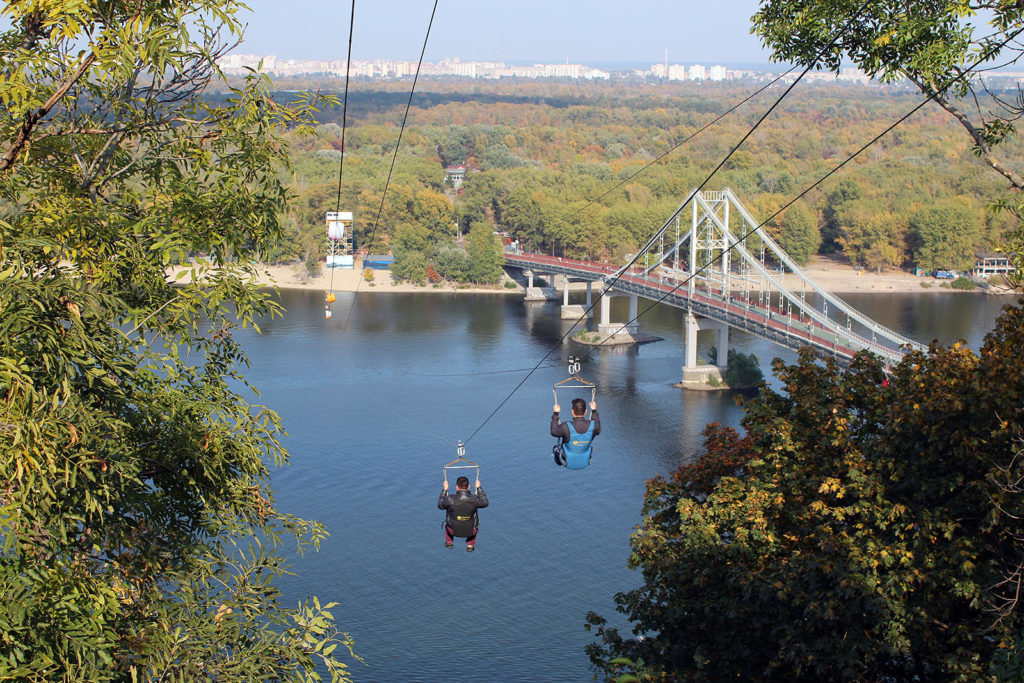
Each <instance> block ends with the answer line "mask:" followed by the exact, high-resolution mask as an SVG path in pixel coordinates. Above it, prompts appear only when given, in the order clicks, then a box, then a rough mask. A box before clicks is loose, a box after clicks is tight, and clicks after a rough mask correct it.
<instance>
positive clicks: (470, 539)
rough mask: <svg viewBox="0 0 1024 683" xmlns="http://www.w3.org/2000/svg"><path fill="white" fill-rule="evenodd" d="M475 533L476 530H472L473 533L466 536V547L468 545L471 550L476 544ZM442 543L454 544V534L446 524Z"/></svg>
mask: <svg viewBox="0 0 1024 683" xmlns="http://www.w3.org/2000/svg"><path fill="white" fill-rule="evenodd" d="M476 532H477V530H476V529H473V533H472V534H470V535H469V536H466V545H468V546H469V547H471V548H472V547H473V545H474V544H475V543H476ZM444 542H445V543H454V542H455V532H454V531H452V528H451V527H450V526H448V525H447V524H445V525H444Z"/></svg>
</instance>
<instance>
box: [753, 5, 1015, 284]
mask: <svg viewBox="0 0 1024 683" xmlns="http://www.w3.org/2000/svg"><path fill="white" fill-rule="evenodd" d="M753 21H754V31H755V32H756V33H758V34H759V35H760V36H761V37H762V38H763V39H764V41H765V44H766V45H767V46H768V47H769V48H771V50H772V59H775V60H780V61H785V62H792V61H795V62H796V63H798V64H801V65H808V66H813V67H816V68H820V69H826V70H829V71H833V72H838V71H839V69H840V67H841V65H842V64H843V63H844V60H847V61H852V62H853V63H854V64H856V65H857V66H858V67H860V68H861V69H863V70H864V71H865V72H866V73H867V74H868V75H870V76H872V77H876V78H878V79H879V80H881V81H883V82H892V81H897V80H903V79H905V80H906V81H907V82H909V83H912V84H913V85H914V86H916V87H917V88H919V89H920V90H921V92H922V93H924V94H926V95H928V96H929V97H930V98H932V99H933V100H934V102H936V103H937V104H938V105H939V106H940V107H942V108H943V109H945V110H946V111H947V112H948V113H949V114H950V115H951V116H952V117H953V120H955V121H956V122H957V123H958V124H959V125H960V126H961V127H962V128H963V129H964V131H966V132H967V134H968V136H969V138H970V140H971V141H972V143H973V146H974V152H975V154H976V155H977V156H978V157H979V158H980V159H981V160H982V161H983V162H984V163H986V164H987V165H988V166H989V167H990V168H991V169H992V170H994V171H995V172H996V173H998V174H1000V175H1001V176H1002V178H1003V179H1004V180H1005V181H1006V182H1008V184H1009V187H1010V189H1011V191H1012V194H1011V195H1010V196H1009V197H1007V198H1005V199H1003V200H1000V201H999V202H997V205H998V206H1004V207H1009V208H1012V210H1013V211H1014V214H1015V217H1016V219H1017V221H1016V222H1017V223H1018V226H1015V229H1019V219H1020V216H1021V215H1022V212H1021V210H1020V209H1021V207H1022V206H1024V200H1022V198H1021V193H1022V192H1024V177H1022V176H1021V172H1020V155H1019V153H1014V152H1017V151H1018V150H1017V149H1014V147H1015V146H1013V145H1011V144H1010V142H1011V140H1012V138H1013V135H1014V133H1015V128H1016V122H1017V121H1018V120H1019V119H1020V117H1021V115H1022V114H1024V103H1022V102H1020V101H1017V102H1013V103H1006V102H1004V101H1003V99H1002V97H1001V94H1000V93H998V92H995V91H990V90H989V89H988V86H987V84H986V82H985V80H984V79H981V78H977V74H978V73H979V72H983V71H987V70H989V69H991V68H997V67H998V66H999V65H1001V64H1005V63H1013V62H1015V61H1017V60H1018V59H1020V57H1021V55H1022V49H1021V47H1020V46H1019V44H1018V43H1017V42H1016V40H1015V38H1016V37H1017V36H1018V35H1019V34H1020V32H1021V30H1022V29H1024V6H1021V5H1020V4H1019V3H1010V2H1003V1H1002V0H981V1H980V2H977V3H964V2H960V1H959V0H935V1H934V2H917V3H910V4H907V3H905V2H902V1H901V0H869V1H868V2H866V3H860V2H854V1H853V0H841V1H839V2H836V1H834V0H810V1H807V0H769V2H766V3H763V4H762V6H761V8H760V10H759V11H758V12H757V13H756V14H755V15H754V17H753ZM972 70H974V71H973V73H972ZM997 152H998V153H1000V154H1003V155H1005V156H1004V157H1003V158H999V157H997V156H996V154H997ZM961 237H962V235H961V234H960V233H959V232H957V233H956V239H960V238H961ZM828 244H829V236H828V235H826V245H828ZM945 256H946V255H943V257H945ZM930 257H931V256H930V254H927V252H926V255H925V258H930ZM919 265H921V264H919ZM1017 266H1018V269H1017V276H1016V277H1017V279H1018V280H1019V279H1020V278H1021V277H1022V274H1024V269H1022V268H1020V267H1019V266H1024V262H1021V261H1018V262H1017ZM944 267H957V266H954V265H953V264H951V263H949V264H946V266H944Z"/></svg>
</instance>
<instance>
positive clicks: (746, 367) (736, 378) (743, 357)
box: [723, 349, 764, 389]
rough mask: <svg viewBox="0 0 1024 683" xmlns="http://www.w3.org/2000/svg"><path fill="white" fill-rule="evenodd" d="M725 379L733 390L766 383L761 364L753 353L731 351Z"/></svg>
mask: <svg viewBox="0 0 1024 683" xmlns="http://www.w3.org/2000/svg"><path fill="white" fill-rule="evenodd" d="M723 379H725V383H726V384H728V385H729V386H730V387H732V388H733V389H743V388H747V387H754V386H757V385H758V384H760V383H761V382H763V381H764V373H763V372H761V362H760V361H759V360H758V359H757V356H756V355H755V354H753V353H743V352H742V351H737V350H736V349H729V363H728V366H727V368H726V371H725V377H724V378H723Z"/></svg>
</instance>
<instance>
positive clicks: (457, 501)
mask: <svg viewBox="0 0 1024 683" xmlns="http://www.w3.org/2000/svg"><path fill="white" fill-rule="evenodd" d="M488 505H490V503H489V502H488V501H487V494H486V493H484V490H483V488H481V486H480V479H479V478H478V479H477V480H476V493H470V492H469V479H468V478H466V477H459V478H458V479H456V480H455V495H454V496H449V495H448V480H447V479H445V480H444V484H443V485H442V487H441V497H440V498H439V499H438V500H437V507H438V508H439V509H441V510H447V511H448V513H447V515H445V520H444V547H446V548H448V549H449V550H451V549H452V548H453V547H454V546H455V538H456V537H459V538H464V539H466V552H470V553H471V552H473V548H474V547H476V532H477V525H478V524H479V521H480V520H479V518H478V517H477V514H476V511H477V510H478V509H480V508H485V507H487V506H488Z"/></svg>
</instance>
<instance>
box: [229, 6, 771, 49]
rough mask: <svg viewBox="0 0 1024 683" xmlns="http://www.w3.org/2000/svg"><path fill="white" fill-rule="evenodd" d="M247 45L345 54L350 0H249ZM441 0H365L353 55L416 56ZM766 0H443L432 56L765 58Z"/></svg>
mask: <svg viewBox="0 0 1024 683" xmlns="http://www.w3.org/2000/svg"><path fill="white" fill-rule="evenodd" d="M246 4H248V5H249V6H250V7H251V8H252V12H251V13H247V15H246V16H245V17H244V19H243V20H244V21H246V22H247V23H248V25H249V28H248V30H247V32H246V36H245V42H244V43H243V44H242V45H241V46H240V47H239V48H238V49H237V50H236V52H240V53H248V54H259V55H271V54H273V55H276V56H278V57H283V58H294V59H344V58H345V53H346V51H347V49H348V29H349V17H350V14H351V11H352V4H351V2H350V1H348V2H346V0H246ZM433 4H434V3H433V0H358V1H357V2H356V14H355V22H354V23H355V31H354V32H353V38H352V58H353V59H381V58H391V59H404V60H412V61H415V60H417V59H418V58H419V54H420V50H421V49H422V47H423V37H424V34H425V33H426V29H427V23H428V21H429V20H430V12H431V9H432V8H433ZM758 4H759V3H758V0H502V1H500V2H499V1H497V0H475V1H473V0H439V2H438V7H437V14H436V16H435V17H434V25H433V28H432V29H431V33H430V40H429V43H428V45H427V53H426V56H425V60H426V61H428V62H437V61H439V60H441V59H443V58H445V57H460V58H462V59H463V60H464V61H499V60H501V58H502V54H503V52H504V59H505V61H507V62H513V63H517V62H528V63H532V62H544V63H554V62H565V61H566V60H568V61H569V62H571V63H574V64H576V63H583V64H595V65H597V64H613V63H619V64H654V63H661V62H663V61H664V60H665V50H668V60H669V63H671V64H695V63H697V64H749V63H767V62H768V61H769V55H768V52H767V51H766V50H765V49H764V48H762V47H761V42H760V40H759V39H758V38H756V37H754V36H752V35H750V17H751V15H752V14H754V12H756V11H757V9H758Z"/></svg>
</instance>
